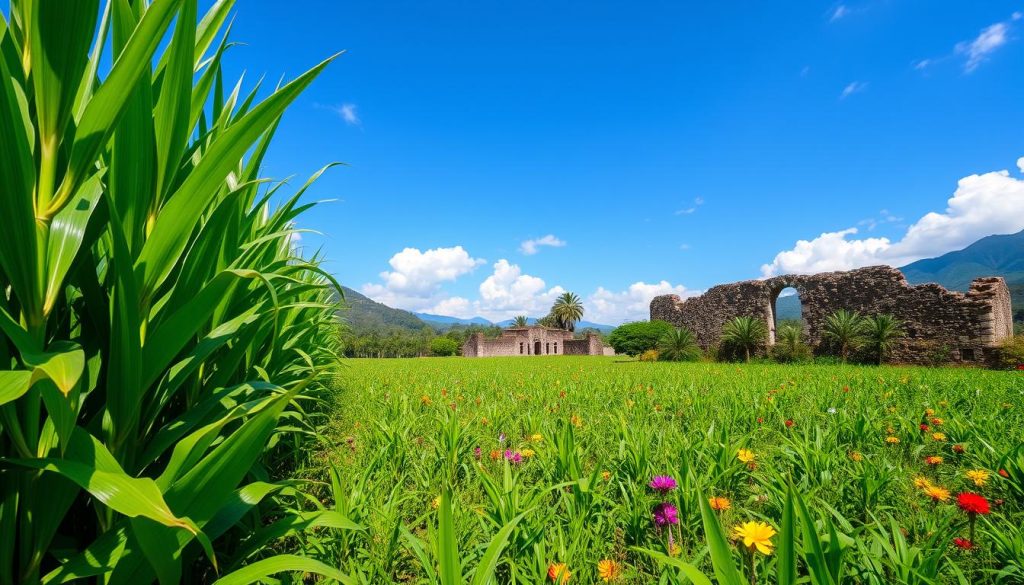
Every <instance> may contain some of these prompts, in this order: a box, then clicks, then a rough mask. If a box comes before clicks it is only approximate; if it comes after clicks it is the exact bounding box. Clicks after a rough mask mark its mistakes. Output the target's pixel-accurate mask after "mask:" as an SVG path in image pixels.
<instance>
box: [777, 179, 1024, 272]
mask: <svg viewBox="0 0 1024 585" xmlns="http://www.w3.org/2000/svg"><path fill="white" fill-rule="evenodd" d="M1017 162H1018V166H1020V167H1021V172H1024V165H1022V164H1021V163H1022V161H1021V160H1018V161H1017ZM1022 229H1024V180H1022V179H1018V178H1015V177H1011V176H1010V173H1009V171H1005V170H1004V171H996V172H990V173H985V174H982V175H970V176H968V177H964V178H962V179H960V180H959V181H958V182H957V189H956V191H955V192H954V193H953V196H952V197H951V198H949V200H948V201H947V202H946V209H945V210H944V211H943V212H941V213H939V212H934V211H933V212H930V213H927V214H925V215H924V216H923V217H921V218H920V219H918V220H917V221H916V222H915V223H914V224H913V225H911V226H910V227H909V228H907V231H906V233H904V234H903V237H902V238H901V239H899V240H898V241H895V242H893V241H891V240H889V238H863V239H856V238H853V237H852V236H855V235H857V228H848V229H845V230H840V231H838V232H826V233H823V234H821V235H820V236H818V237H816V238H814V239H813V240H800V241H798V242H797V243H796V245H795V246H794V247H793V248H792V249H791V250H786V251H783V252H779V253H778V254H777V255H776V256H775V258H774V259H773V260H772V262H771V263H770V264H765V265H764V266H762V267H761V273H762V274H763V275H764V276H773V275H776V274H787V273H815V272H826V271H830V270H849V269H852V268H857V267H860V266H869V265H872V264H889V265H891V266H903V265H904V264H908V263H910V262H913V261H915V260H920V259H922V258H932V257H935V256H940V255H942V254H945V253H946V252H951V251H953V250H959V249H962V248H964V247H966V246H967V245H969V244H971V243H973V242H974V241H976V240H978V239H980V238H982V237H984V236H987V235H991V234H1009V233H1015V232H1018V231H1020V230H1022Z"/></svg>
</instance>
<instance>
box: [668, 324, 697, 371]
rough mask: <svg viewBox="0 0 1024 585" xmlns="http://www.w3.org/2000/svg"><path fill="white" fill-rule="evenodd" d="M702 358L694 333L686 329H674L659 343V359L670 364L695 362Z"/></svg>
mask: <svg viewBox="0 0 1024 585" xmlns="http://www.w3.org/2000/svg"><path fill="white" fill-rule="evenodd" d="M700 358H701V351H700V346H699V345H697V338H696V337H695V336H694V335H693V332H692V331H690V330H689V329H687V328H685V327H680V328H679V329H673V330H672V331H669V332H668V333H666V334H665V335H664V336H663V337H662V338H661V341H659V342H658V359H660V360H662V361H668V362H695V361H697V360H699V359H700Z"/></svg>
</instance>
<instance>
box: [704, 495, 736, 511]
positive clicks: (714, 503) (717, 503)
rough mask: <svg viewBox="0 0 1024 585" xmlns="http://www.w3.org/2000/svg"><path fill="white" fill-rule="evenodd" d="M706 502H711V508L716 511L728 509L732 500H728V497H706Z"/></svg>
mask: <svg viewBox="0 0 1024 585" xmlns="http://www.w3.org/2000/svg"><path fill="white" fill-rule="evenodd" d="M708 503H709V504H711V509H712V510H715V511H716V512H719V511H722V510H728V509H729V508H731V507H732V502H730V501H729V498H718V497H715V498H708Z"/></svg>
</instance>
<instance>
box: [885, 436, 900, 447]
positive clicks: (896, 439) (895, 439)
mask: <svg viewBox="0 0 1024 585" xmlns="http://www.w3.org/2000/svg"><path fill="white" fill-rule="evenodd" d="M885 442H886V443H889V444H890V445H896V444H897V443H899V442H900V438H899V437H897V436H895V435H889V436H888V437H886V438H885Z"/></svg>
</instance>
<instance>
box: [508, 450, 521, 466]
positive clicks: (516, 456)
mask: <svg viewBox="0 0 1024 585" xmlns="http://www.w3.org/2000/svg"><path fill="white" fill-rule="evenodd" d="M505 459H508V460H509V461H511V462H512V463H521V462H522V461H523V456H522V454H521V453H519V451H513V450H512V449H506V450H505Z"/></svg>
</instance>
